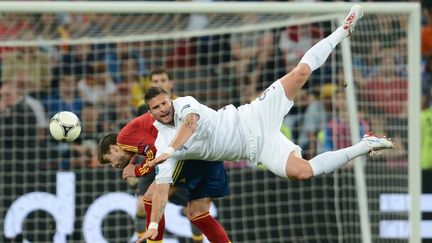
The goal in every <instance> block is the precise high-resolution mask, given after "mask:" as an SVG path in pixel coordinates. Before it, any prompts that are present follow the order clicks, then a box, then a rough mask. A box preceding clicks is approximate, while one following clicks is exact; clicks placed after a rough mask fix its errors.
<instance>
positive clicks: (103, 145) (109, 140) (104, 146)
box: [98, 133, 117, 164]
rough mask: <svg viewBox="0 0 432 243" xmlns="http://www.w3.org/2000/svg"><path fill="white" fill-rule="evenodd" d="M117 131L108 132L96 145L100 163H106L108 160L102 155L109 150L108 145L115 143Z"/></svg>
mask: <svg viewBox="0 0 432 243" xmlns="http://www.w3.org/2000/svg"><path fill="white" fill-rule="evenodd" d="M116 140H117V133H110V134H107V135H105V136H103V137H102V138H101V140H100V141H99V146H98V159H99V162H100V163H101V164H107V163H108V162H109V161H106V160H105V159H104V158H103V156H104V155H105V154H107V153H108V151H109V150H110V145H115V144H117V142H116Z"/></svg>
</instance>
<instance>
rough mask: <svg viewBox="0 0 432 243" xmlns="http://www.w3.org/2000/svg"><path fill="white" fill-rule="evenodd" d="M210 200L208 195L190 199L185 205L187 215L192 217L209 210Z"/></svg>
mask: <svg viewBox="0 0 432 243" xmlns="http://www.w3.org/2000/svg"><path fill="white" fill-rule="evenodd" d="M211 202H212V200H211V198H210V197H205V198H199V199H194V200H191V201H190V202H189V204H188V207H187V212H188V217H189V218H194V217H196V216H198V215H201V214H204V213H207V212H209V210H210V206H211Z"/></svg>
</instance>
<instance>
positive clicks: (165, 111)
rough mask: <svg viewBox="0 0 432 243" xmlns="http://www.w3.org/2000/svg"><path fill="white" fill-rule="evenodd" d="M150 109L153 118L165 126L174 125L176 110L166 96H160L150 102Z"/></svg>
mask: <svg viewBox="0 0 432 243" xmlns="http://www.w3.org/2000/svg"><path fill="white" fill-rule="evenodd" d="M148 107H149V111H150V113H151V114H152V115H153V117H154V118H155V119H156V120H157V121H159V122H161V123H163V124H173V121H174V119H173V118H174V108H173V106H172V101H171V99H170V98H169V97H168V95H166V94H160V95H158V96H156V97H154V98H153V99H151V100H149V101H148Z"/></svg>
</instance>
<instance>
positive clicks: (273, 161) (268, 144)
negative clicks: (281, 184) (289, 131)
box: [260, 132, 301, 178]
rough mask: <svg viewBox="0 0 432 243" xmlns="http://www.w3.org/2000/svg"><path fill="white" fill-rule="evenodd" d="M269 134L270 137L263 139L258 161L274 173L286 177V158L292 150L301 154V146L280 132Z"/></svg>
mask: <svg viewBox="0 0 432 243" xmlns="http://www.w3.org/2000/svg"><path fill="white" fill-rule="evenodd" d="M271 135H272V136H269V138H271V139H267V140H264V141H263V142H264V143H263V147H262V151H261V153H260V162H262V163H263V164H264V165H265V166H266V167H267V169H268V170H270V171H271V172H273V173H274V174H276V175H278V176H280V177H284V178H287V177H288V175H287V173H286V167H287V161H288V158H289V156H290V154H291V152H293V151H295V152H296V153H297V154H299V155H301V148H300V147H299V146H298V145H296V144H294V143H293V142H292V141H291V140H289V139H287V138H286V137H285V136H284V135H283V134H282V133H280V132H276V133H273V134H271Z"/></svg>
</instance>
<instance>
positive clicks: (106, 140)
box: [98, 133, 133, 169]
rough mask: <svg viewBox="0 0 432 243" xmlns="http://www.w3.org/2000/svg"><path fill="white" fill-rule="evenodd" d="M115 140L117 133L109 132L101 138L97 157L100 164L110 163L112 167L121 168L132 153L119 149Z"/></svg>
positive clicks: (127, 161)
mask: <svg viewBox="0 0 432 243" xmlns="http://www.w3.org/2000/svg"><path fill="white" fill-rule="evenodd" d="M116 140H117V133H110V134H107V135H105V136H103V137H102V138H101V140H100V141H99V147H98V159H99V162H100V163H101V164H111V166H112V167H113V168H121V169H123V168H124V167H126V165H127V164H128V163H129V161H130V159H131V158H132V157H133V154H132V153H130V152H126V151H123V150H122V149H120V147H119V146H118V145H117V142H116Z"/></svg>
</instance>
